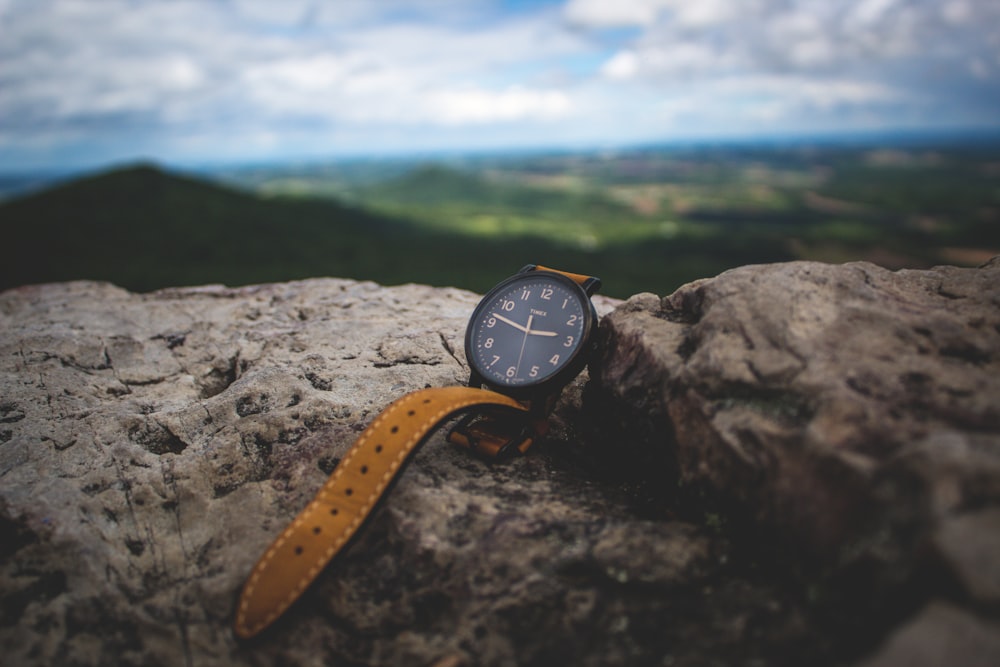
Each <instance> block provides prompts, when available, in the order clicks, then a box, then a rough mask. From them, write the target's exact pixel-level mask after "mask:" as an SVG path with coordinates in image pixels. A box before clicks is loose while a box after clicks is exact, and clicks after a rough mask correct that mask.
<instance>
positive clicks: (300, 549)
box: [295, 547, 302, 556]
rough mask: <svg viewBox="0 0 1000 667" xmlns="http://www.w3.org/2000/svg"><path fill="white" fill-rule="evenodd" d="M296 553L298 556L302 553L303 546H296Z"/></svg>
mask: <svg viewBox="0 0 1000 667" xmlns="http://www.w3.org/2000/svg"><path fill="white" fill-rule="evenodd" d="M295 555H296V556H301V555H302V547H295Z"/></svg>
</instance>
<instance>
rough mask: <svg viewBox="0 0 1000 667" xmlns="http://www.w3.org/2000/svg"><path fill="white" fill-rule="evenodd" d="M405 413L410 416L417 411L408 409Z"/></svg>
mask: <svg viewBox="0 0 1000 667" xmlns="http://www.w3.org/2000/svg"><path fill="white" fill-rule="evenodd" d="M406 414H407V416H409V417H412V416H413V415H415V414H417V411H416V410H410V411H409V412H407V413H406Z"/></svg>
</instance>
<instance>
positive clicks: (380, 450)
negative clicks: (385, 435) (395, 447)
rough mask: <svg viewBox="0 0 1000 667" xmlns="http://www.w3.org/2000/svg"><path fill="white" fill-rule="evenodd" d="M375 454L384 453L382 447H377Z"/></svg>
mask: <svg viewBox="0 0 1000 667" xmlns="http://www.w3.org/2000/svg"><path fill="white" fill-rule="evenodd" d="M375 453H376V454H381V453H382V445H375Z"/></svg>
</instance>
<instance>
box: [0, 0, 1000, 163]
mask: <svg viewBox="0 0 1000 667" xmlns="http://www.w3.org/2000/svg"><path fill="white" fill-rule="evenodd" d="M0 24H2V25H3V26H4V34H5V39H4V40H3V41H2V43H0V58H2V59H3V61H4V62H5V63H8V65H9V66H8V67H7V68H5V69H4V70H2V71H0V88H2V89H4V90H5V95H4V96H3V97H2V98H0V173H2V174H10V173H12V172H17V173H25V172H28V171H45V170H61V171H63V172H64V173H67V172H73V171H75V172H82V171H93V170H96V169H101V168H108V167H110V166H112V165H115V164H127V163H130V162H137V161H152V162H155V163H157V164H162V165H165V166H168V167H171V168H196V169H197V168H212V167H221V166H232V165H238V164H251V163H267V164H278V163H286V164H287V163H290V162H311V163H319V162H331V161H342V160H351V159H419V158H420V156H440V155H462V154H497V153H540V152H541V153H543V152H565V151H581V152H595V151H604V150H612V151H614V150H632V149H635V148H636V147H643V146H657V147H669V146H676V145H684V146H691V145H698V144H713V145H721V144H730V145H732V144H741V143H760V142H763V143H768V142H778V143H784V142H789V141H794V142H803V141H804V142H809V141H816V140H819V141H824V142H829V141H833V142H836V141H838V139H836V137H842V138H844V139H842V140H844V141H848V142H850V141H853V140H855V139H853V137H857V136H865V137H884V138H887V139H888V140H889V141H890V143H891V142H892V141H893V137H894V136H896V135H900V134H904V135H907V136H911V137H919V136H935V135H937V136H940V135H946V134H953V135H954V134H958V135H963V136H990V137H992V136H993V135H997V134H1000V117H998V115H997V113H996V111H997V108H1000V104H998V101H1000V57H998V54H997V51H996V44H997V43H1000V28H998V27H997V26H1000V7H995V6H993V5H988V4H986V3H973V2H969V1H968V0H947V1H946V2H942V3H938V4H935V3H930V4H929V3H924V2H919V1H918V0H843V1H840V2H809V1H807V0H799V1H797V2H793V3H791V4H788V3H785V2H778V1H777V0H773V1H772V0H759V1H758V2H754V3H752V4H747V3H737V2H731V3H727V2H721V1H714V0H713V1H711V2H708V1H706V2H704V3H698V4H696V5H695V4H691V3H686V2H681V1H680V0H619V2H616V3H614V4H608V3H603V2H600V1H598V0H544V1H539V2H527V1H524V0H472V1H469V0H420V1H419V2H402V1H401V0H400V1H396V0H392V1H389V2H384V3H367V2H363V1H362V0H357V1H353V0H344V1H342V2H338V3H336V6H332V5H331V4H327V3H319V2H312V1H310V0H296V1H292V2H287V3H281V4H280V5H279V4H276V3H272V2H267V1H265V0H233V1H232V2H226V3H184V2H163V1H162V0H154V1H150V2H144V3H140V4H136V3H131V2H128V1H127V0H108V1H107V2H102V3H74V2H70V1H68V0H33V1H32V2H24V1H23V0H0ZM824 137H834V138H833V139H824Z"/></svg>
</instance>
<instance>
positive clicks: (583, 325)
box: [465, 271, 594, 389]
mask: <svg viewBox="0 0 1000 667" xmlns="http://www.w3.org/2000/svg"><path fill="white" fill-rule="evenodd" d="M593 320H594V315H593V306H592V305H591V303H590V299H589V298H588V297H587V295H586V293H585V292H584V291H583V289H582V288H580V286H579V285H577V284H576V283H574V282H573V281H572V280H569V279H568V278H564V277H563V276H561V275H558V274H553V273H547V272H543V271H538V272H534V271H533V272H528V273H523V274H518V275H516V276H514V277H512V278H509V279H508V280H505V281H504V282H502V283H500V284H499V285H498V286H497V287H495V288H494V289H493V290H492V291H491V292H490V293H489V294H487V295H486V296H485V297H484V298H483V300H482V301H481V302H480V303H479V305H478V306H477V307H476V310H475V312H474V313H473V314H472V319H471V320H470V321H469V328H468V331H467V333H466V340H465V349H466V356H467V357H468V359H469V363H470V365H471V366H472V368H473V370H475V371H476V372H478V373H479V375H481V376H482V378H483V379H484V380H485V381H486V383H487V384H491V385H494V386H497V387H509V388H512V389H514V388H524V389H527V388H534V387H537V386H539V385H541V384H543V383H548V382H553V383H554V384H555V383H558V382H559V381H568V380H569V379H571V378H572V376H574V375H576V374H577V373H578V372H579V371H580V370H581V369H582V363H583V362H584V361H585V359H584V358H583V356H584V355H582V354H581V353H582V352H583V351H585V346H586V344H587V340H588V338H589V336H590V331H591V328H592V326H593Z"/></svg>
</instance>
